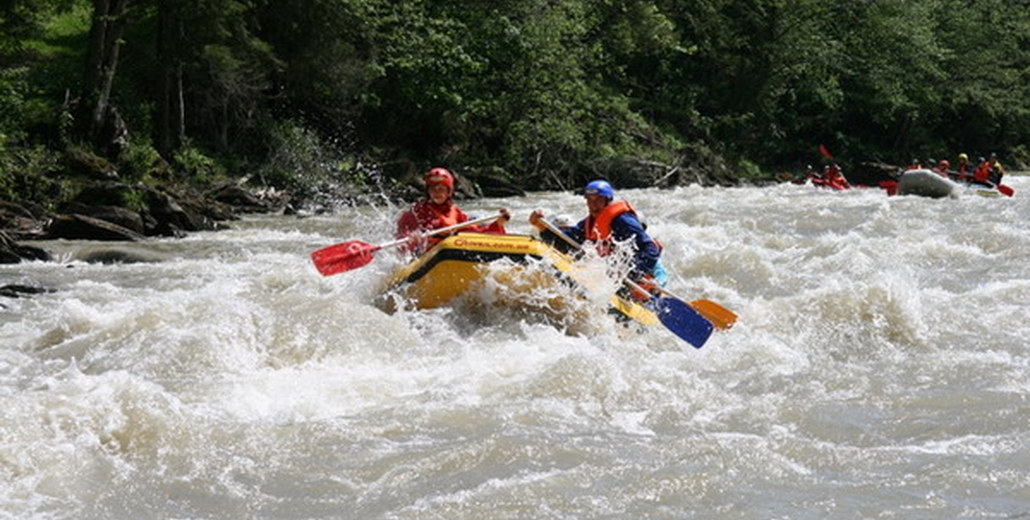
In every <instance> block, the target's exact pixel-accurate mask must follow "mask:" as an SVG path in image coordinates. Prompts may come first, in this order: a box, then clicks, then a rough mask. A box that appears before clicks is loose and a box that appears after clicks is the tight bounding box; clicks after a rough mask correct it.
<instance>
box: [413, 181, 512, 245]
mask: <svg viewBox="0 0 1030 520" xmlns="http://www.w3.org/2000/svg"><path fill="white" fill-rule="evenodd" d="M423 180H424V181H425V185H426V196H425V197H423V198H422V199H420V200H419V201H417V202H415V204H413V205H412V206H411V207H410V208H408V210H407V211H405V212H404V213H402V214H401V216H400V218H399V219H398V220H397V232H396V236H397V238H404V237H407V236H411V235H415V234H421V233H425V232H427V231H432V230H434V229H440V228H444V227H447V226H453V225H455V224H461V223H462V222H467V221H468V219H469V217H468V215H466V214H465V212H464V211H462V210H461V209H460V208H459V207H458V206H457V204H455V203H454V174H453V173H451V172H450V171H448V170H447V169H446V168H433V169H431V170H429V171H427V172H426V173H425V176H424V178H423ZM499 213H500V214H501V216H500V217H498V219H497V220H494V221H493V222H491V223H490V224H488V225H485V226H478V225H477V226H469V227H466V228H463V229H462V230H463V231H472V232H477V233H500V234H503V233H505V230H504V224H505V223H506V222H508V221H509V220H511V213H510V212H509V211H508V208H501V209H500V210H499ZM441 238H442V237H439V236H432V237H429V239H428V241H429V243H428V244H427V243H418V244H414V245H413V247H412V248H411V250H412V251H413V252H415V253H417V254H420V253H422V252H424V251H425V250H426V249H428V247H429V246H431V245H433V244H435V243H436V242H439V241H440V239H441Z"/></svg>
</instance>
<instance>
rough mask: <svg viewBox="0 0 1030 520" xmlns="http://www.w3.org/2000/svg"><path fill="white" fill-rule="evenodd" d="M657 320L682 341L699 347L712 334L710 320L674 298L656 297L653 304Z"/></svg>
mask: <svg viewBox="0 0 1030 520" xmlns="http://www.w3.org/2000/svg"><path fill="white" fill-rule="evenodd" d="M655 313H656V314H658V321H661V322H662V325H665V328H667V329H669V330H671V331H672V333H673V334H675V335H677V336H679V337H680V338H683V340H684V341H686V342H687V343H690V344H691V345H693V347H694V348H701V347H702V346H703V345H704V344H705V342H706V341H708V337H709V336H711V335H712V329H713V326H712V322H710V321H708V320H706V319H705V317H704V316H702V315H700V314H698V312H697V311H695V310H694V309H693V308H692V307H691V306H690V305H687V304H686V302H684V301H683V300H679V299H676V298H658V299H657V302H656V305H655Z"/></svg>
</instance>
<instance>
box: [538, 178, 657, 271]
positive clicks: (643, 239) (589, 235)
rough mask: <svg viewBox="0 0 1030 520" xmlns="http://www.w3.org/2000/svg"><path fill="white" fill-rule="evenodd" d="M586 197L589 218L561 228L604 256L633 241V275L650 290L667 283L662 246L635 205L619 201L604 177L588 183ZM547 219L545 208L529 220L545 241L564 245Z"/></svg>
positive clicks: (577, 240) (574, 238)
mask: <svg viewBox="0 0 1030 520" xmlns="http://www.w3.org/2000/svg"><path fill="white" fill-rule="evenodd" d="M583 197H584V198H585V199H586V205H587V213H588V214H587V217H586V218H585V219H583V220H581V221H580V222H579V223H577V224H576V225H574V226H566V227H562V228H561V230H562V231H564V232H565V234H566V235H568V236H569V237H570V238H572V239H573V240H575V241H576V242H579V243H584V242H591V243H593V244H594V245H595V247H597V250H598V252H599V253H600V254H601V256H607V255H610V254H611V253H612V252H613V251H614V248H615V247H616V246H617V245H619V244H629V245H630V247H632V248H633V266H632V269H631V271H630V278H631V279H633V280H634V281H636V282H637V283H639V284H640V285H641V286H643V287H645V288H647V289H656V288H657V287H659V286H664V285H665V282H666V281H667V280H668V275H667V274H666V273H665V269H663V268H662V265H661V262H659V257H660V256H661V254H662V247H661V245H660V244H659V243H658V242H657V241H655V240H654V239H653V238H651V236H650V235H649V234H648V233H647V229H646V228H645V226H644V224H643V223H642V222H641V221H640V218H639V217H638V215H637V212H636V211H635V210H634V209H633V207H632V206H630V204H629V203H628V202H626V201H624V200H615V190H614V189H613V188H612V185H611V184H610V183H608V181H604V180H595V181H591V182H590V183H588V184H587V185H586V187H585V188H583ZM543 218H544V212H543V210H540V209H537V210H534V211H533V212H532V213H530V215H529V223H530V224H532V225H533V227H535V228H537V229H538V230H540V236H541V238H542V239H543V240H545V241H547V242H549V243H552V244H562V243H563V241H562V240H560V239H559V238H558V237H555V236H554V234H553V233H551V232H550V231H548V230H547V229H546V227H545V226H544V225H543V224H542V223H541V222H540V221H541V220H542V219H543Z"/></svg>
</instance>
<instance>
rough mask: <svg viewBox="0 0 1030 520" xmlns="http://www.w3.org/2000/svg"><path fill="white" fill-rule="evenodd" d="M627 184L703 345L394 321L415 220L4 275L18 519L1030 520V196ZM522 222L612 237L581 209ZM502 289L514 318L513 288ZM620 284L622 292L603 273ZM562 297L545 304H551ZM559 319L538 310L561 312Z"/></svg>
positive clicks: (1019, 183)
mask: <svg viewBox="0 0 1030 520" xmlns="http://www.w3.org/2000/svg"><path fill="white" fill-rule="evenodd" d="M1024 180H1025V178H1013V179H1012V181H1011V182H1010V184H1011V185H1012V186H1013V187H1014V188H1015V189H1016V192H1017V195H1016V197H1015V198H1012V199H987V198H980V197H965V198H960V199H957V200H952V199H948V200H940V201H938V200H930V199H924V198H919V197H893V198H888V197H886V196H885V195H884V194H883V193H882V192H881V191H879V190H875V191H874V190H853V191H850V192H840V193H836V192H826V191H820V190H816V189H812V188H810V187H806V186H795V185H782V186H776V187H771V188H764V189H758V188H709V189H703V188H698V187H687V188H678V189H674V190H665V191H662V190H626V191H624V192H622V193H621V195H625V196H626V197H627V198H629V199H630V200H631V201H632V202H633V204H634V205H635V206H637V207H638V208H639V209H640V210H641V211H642V213H643V214H645V215H646V217H647V220H648V223H649V226H650V227H649V229H650V230H651V231H652V233H653V234H654V235H656V236H657V237H658V238H660V239H661V240H662V241H663V243H664V244H665V246H666V252H665V254H664V257H663V258H664V259H663V261H664V262H665V264H666V267H667V268H668V270H669V271H670V272H671V274H672V275H673V276H672V280H671V282H670V285H669V289H670V290H672V291H673V292H674V293H676V294H679V295H681V296H683V297H685V298H687V299H693V298H707V299H711V300H713V301H716V302H718V303H720V304H722V305H724V306H726V307H728V308H730V309H732V310H734V311H735V312H736V313H738V314H739V315H740V320H739V322H738V324H737V325H736V326H735V327H734V328H733V329H732V330H730V331H728V332H723V333H717V334H715V335H714V336H713V337H712V339H711V340H710V341H709V342H708V344H706V345H705V347H704V348H703V349H700V350H695V349H693V348H690V347H689V345H686V344H685V343H683V342H682V341H681V340H679V339H678V338H676V337H675V336H673V335H672V334H670V333H669V332H668V331H666V330H664V328H662V327H660V326H659V327H655V328H653V329H649V330H647V331H644V332H642V333H641V332H637V331H635V330H629V329H625V328H623V327H621V326H618V325H617V324H615V323H614V321H613V320H611V319H610V318H609V317H608V316H607V315H606V314H605V313H604V311H603V305H602V304H603V301H604V294H605V293H606V290H614V289H615V288H616V287H617V285H618V284H617V283H615V282H612V281H607V284H608V285H605V282H604V280H601V283H600V284H599V288H600V289H599V292H598V294H600V295H601V296H599V297H598V298H595V299H592V300H591V301H586V302H580V304H578V305H580V306H581V307H579V308H577V309H576V310H577V312H576V313H575V314H576V319H569V320H563V319H544V318H543V317H541V316H539V315H535V314H534V313H527V312H517V311H513V310H512V309H511V308H510V307H509V306H507V305H501V304H498V305H488V306H486V307H485V308H474V307H468V306H462V305H456V306H455V307H453V308H445V309H438V310H432V311H412V310H402V311H400V312H397V313H395V314H392V315H389V314H385V313H383V312H382V311H380V310H379V309H378V308H376V307H375V306H373V305H371V302H372V301H373V300H374V298H375V296H376V295H377V293H378V291H379V290H380V287H381V284H382V282H383V280H384V278H385V277H386V276H388V274H389V273H390V272H392V270H393V269H395V268H396V267H397V266H399V265H400V264H401V262H402V261H403V260H402V259H401V258H399V257H397V256H395V255H394V254H393V253H392V252H389V251H381V252H379V253H378V254H377V255H376V259H375V260H374V261H373V262H372V263H371V264H369V265H368V266H365V267H362V268H360V269H357V270H354V271H352V272H347V273H342V274H339V275H336V276H332V277H321V276H319V275H318V274H317V273H316V272H315V270H314V268H313V267H312V266H311V263H310V259H309V258H308V254H309V253H310V252H311V251H313V250H315V249H318V248H320V247H324V246H326V245H330V244H332V243H334V242H339V241H342V240H348V239H360V240H363V241H367V242H369V243H382V242H386V241H389V240H390V239H391V237H390V233H391V228H392V218H393V215H394V213H395V210H396V208H386V209H384V208H358V209H352V210H346V211H343V212H341V213H340V214H338V215H331V216H330V215H327V216H317V217H310V218H306V219H296V218H291V217H274V216H265V217H254V218H249V219H246V220H244V221H242V222H239V223H235V224H234V226H233V227H234V229H233V230H229V231H222V232H217V233H198V234H194V235H191V236H189V237H187V238H186V239H183V240H160V241H152V242H144V243H141V244H122V245H112V246H110V247H118V248H124V249H125V250H128V251H129V252H131V253H133V254H137V255H139V256H141V257H146V259H147V260H154V259H157V261H147V262H145V263H133V264H110V265H99V264H90V263H85V262H82V261H81V260H80V259H81V258H85V256H83V255H84V254H85V253H86V251H84V250H85V249H87V248H98V247H100V248H103V247H107V246H98V245H97V244H82V243H75V242H65V241H62V242H54V243H47V244H43V245H44V247H48V248H51V249H53V250H55V251H56V252H57V253H58V254H59V256H60V258H61V262H59V263H39V262H36V263H28V264H18V265H14V266H0V277H2V279H3V281H4V283H31V284H39V285H45V286H47V287H51V288H53V289H54V292H51V293H46V294H41V295H37V296H34V297H32V298H23V299H16V300H4V301H3V302H2V303H3V305H4V306H5V308H4V309H2V310H0V399H2V407H3V413H4V420H3V422H2V423H0V439H2V441H0V481H2V482H3V485H0V517H9V518H40V519H42V518H134V519H135V518H295V517H303V518H588V517H606V518H641V517H649V518H713V517H736V518H754V519H764V518H774V517H775V518H781V517H782V518H813V519H815V518H820V519H821V518H828V517H862V518H865V517H880V516H888V517H903V518H944V517H960V516H975V517H1010V518H1011V517H1019V516H1020V515H1026V514H1028V513H1030V507H1028V506H1027V504H1028V503H1030V470H1027V468H1030V455H1028V453H1030V450H1028V449H1027V445H1026V440H1025V437H1026V435H1025V431H1026V417H1027V412H1028V411H1030V403H1028V398H1027V396H1028V383H1027V381H1030V356H1028V351H1027V346H1026V341H1025V338H1026V336H1027V333H1028V332H1030V330H1028V328H1030V325H1028V324H1030V311H1028V306H1027V305H1026V302H1027V301H1030V278H1028V276H1027V274H1028V271H1027V269H1026V266H1027V265H1028V262H1030V230H1028V228H1027V227H1026V226H1025V222H1026V220H1027V217H1030V204H1028V200H1030V199H1027V198H1023V197H1021V195H1023V194H1024V193H1030V183H1024V182H1023V181H1024ZM499 205H506V206H509V207H510V208H511V209H512V210H513V212H514V213H515V214H516V220H515V221H513V222H512V223H511V224H510V225H509V228H510V229H511V230H512V231H515V232H526V231H528V229H529V227H528V225H527V224H526V223H525V222H524V221H523V219H524V217H525V216H526V215H528V213H529V212H530V211H531V210H532V209H533V208H536V207H543V208H546V209H547V210H548V213H549V214H550V215H557V214H561V213H566V214H570V215H581V214H582V212H583V203H582V200H581V199H580V198H579V197H576V196H574V195H571V194H565V193H544V194H536V195H533V196H530V197H527V198H518V199H508V200H503V201H491V200H487V201H477V202H475V203H468V204H466V210H467V211H469V212H470V213H476V212H477V211H478V212H481V213H487V212H490V211H492V210H493V209H495V208H496V207H497V206H499ZM496 269H497V272H496V273H495V275H494V276H493V277H491V278H490V280H491V283H488V284H487V285H486V286H485V287H484V288H483V289H482V290H483V291H484V293H483V296H486V299H487V300H490V299H491V298H495V299H496V300H497V301H498V302H500V301H501V300H503V299H504V298H505V297H506V295H505V294H504V292H503V288H504V283H503V280H504V276H505V274H504V273H505V271H506V269H504V268H503V267H502V266H498V267H496ZM602 270H603V269H602ZM552 296H555V295H552V294H538V295H534V296H533V298H538V300H537V303H539V302H549V301H550V300H549V298H551V297H552ZM530 299H532V298H530Z"/></svg>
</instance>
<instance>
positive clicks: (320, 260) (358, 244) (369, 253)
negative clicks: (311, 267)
mask: <svg viewBox="0 0 1030 520" xmlns="http://www.w3.org/2000/svg"><path fill="white" fill-rule="evenodd" d="M502 216H503V215H501V214H500V213H498V214H497V215H491V216H489V217H483V218H477V219H475V220H469V221H466V222H462V223H460V224H455V225H453V226H447V227H442V228H439V229H434V230H432V231H429V232H426V233H422V234H418V235H411V236H409V237H405V238H401V239H398V240H393V241H391V242H386V243H384V244H379V245H374V244H369V243H367V242H362V241H361V240H350V241H347V242H341V243H339V244H334V245H331V246H329V247H324V248H322V249H319V250H318V251H315V252H314V253H311V261H312V262H314V264H315V269H318V272H319V273H321V274H322V276H330V275H334V274H339V273H342V272H345V271H350V270H351V269H357V268H359V267H363V266H365V265H368V263H369V262H371V261H372V259H373V258H375V253H376V252H377V251H379V250H380V249H387V248H391V247H395V246H399V245H403V244H407V243H410V242H414V241H416V240H422V239H425V238H426V237H431V236H434V235H440V234H443V233H449V232H451V231H457V230H459V229H462V228H466V227H469V226H475V225H477V224H484V223H486V222H490V221H492V220H495V219H497V218H500V217H502Z"/></svg>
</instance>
